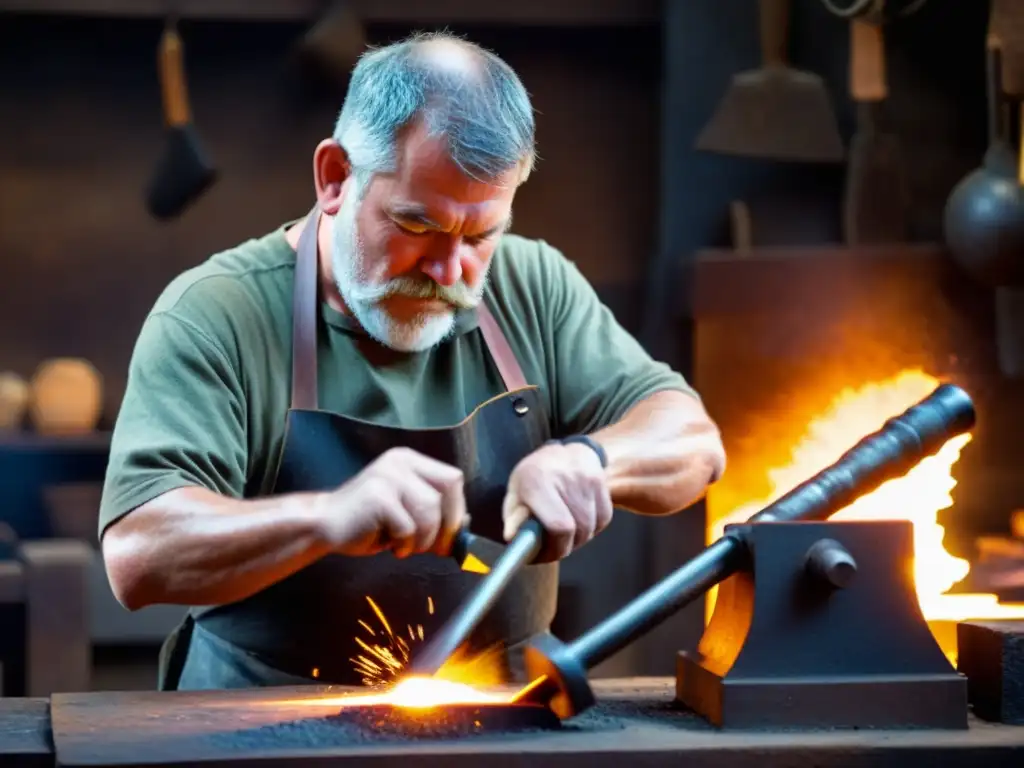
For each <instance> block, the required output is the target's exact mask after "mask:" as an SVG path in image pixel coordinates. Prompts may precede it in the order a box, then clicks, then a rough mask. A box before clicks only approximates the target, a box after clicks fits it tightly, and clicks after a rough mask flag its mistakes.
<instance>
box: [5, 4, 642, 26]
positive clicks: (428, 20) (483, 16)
mask: <svg viewBox="0 0 1024 768" xmlns="http://www.w3.org/2000/svg"><path fill="white" fill-rule="evenodd" d="M350 2H351V3H352V5H353V6H354V8H355V10H356V11H357V13H358V14H359V15H360V17H361V18H362V19H363V20H364V21H366V22H368V23H375V22H391V23H401V24H525V25H546V26H597V25H621V24H629V25H641V24H654V23H658V22H659V21H660V18H661V6H660V3H659V2H658V0H555V1H554V2H552V0H516V2H514V3H501V2H495V3H482V2H479V0H431V2H424V1H423V0H350ZM326 7H327V4H326V3H325V2H324V1H323V0H0V12H4V11H6V12H18V13H34V14H63V15H77V16H113V17H123V18H157V17H161V16H164V15H165V14H166V13H167V12H168V10H173V11H175V12H176V13H177V15H178V16H179V18H191V19H222V20H232V19H233V20H237V21H301V20H312V19H314V18H316V16H317V15H318V14H319V13H321V12H322V11H323V10H324V9H325V8H326Z"/></svg>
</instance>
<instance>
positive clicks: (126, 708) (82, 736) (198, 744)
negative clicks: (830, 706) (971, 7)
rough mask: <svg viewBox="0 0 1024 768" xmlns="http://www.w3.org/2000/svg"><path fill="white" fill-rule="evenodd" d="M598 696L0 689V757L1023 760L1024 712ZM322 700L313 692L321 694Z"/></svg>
mask: <svg viewBox="0 0 1024 768" xmlns="http://www.w3.org/2000/svg"><path fill="white" fill-rule="evenodd" d="M594 685H595V689H596V691H597V692H598V694H599V697H600V703H599V704H598V706H597V707H595V708H593V709H591V710H589V711H587V712H585V713H583V714H582V715H580V716H579V717H577V718H574V719H573V720H570V721H566V722H565V723H564V724H563V726H562V728H561V730H558V731H528V732H522V733H514V734H505V735H501V734H479V735H472V736H468V737H467V736H463V737H460V738H458V739H451V740H445V741H409V740H404V741H399V740H396V739H395V738H394V737H388V736H386V735H384V736H379V735H373V734H368V733H365V732H364V733H362V734H361V735H360V734H353V733H352V732H350V731H346V730H345V729H344V728H341V727H337V726H336V725H334V724H333V723H332V721H331V720H329V719H326V718H325V715H326V714H329V713H333V712H335V711H336V710H335V709H334V708H333V707H332V708H329V709H325V708H322V707H318V706H316V705H315V700H317V699H322V698H324V697H325V696H337V695H339V693H341V692H346V690H345V689H340V690H339V689H330V688H326V687H302V688H277V689H257V690H242V691H217V692H176V693H158V692H112V693H73V694H54V695H53V696H52V697H50V699H49V700H47V699H7V700H4V699H0V765H2V766H4V768H22V767H23V766H32V768H37V767H38V766H93V767H99V766H117V767H118V768H124V767H126V766H150V767H153V766H161V767H162V768H172V767H173V768H178V767H181V768H183V767H184V766H195V765H202V766H204V768H209V767H210V766H235V765H253V764H258V765H259V766H260V767H261V768H277V766H306V765H308V766H327V765H332V766H333V765H353V766H354V765H359V766H385V765H396V766H397V765H403V766H408V768H435V767H439V766H446V768H461V767H462V766H465V767H466V768H469V766H472V767H473V768H480V766H481V765H486V766H487V768H512V767H513V766H526V765H530V766H531V767H532V766H537V767H538V768H543V767H545V766H547V767H550V768H556V767H557V768H565V767H567V766H573V767H575V766H579V767H580V768H583V767H586V768H602V767H603V766H609V767H611V768H626V766H628V767H629V768H657V767H658V766H673V768H676V767H677V766H680V765H686V766H687V768H702V767H703V766H708V768H711V767H712V766H713V767H714V768H771V767H772V766H787V767H789V766H808V767H810V766H815V767H816V768H831V767H832V766H835V767H836V768H838V767H839V766H842V768H860V767H861V766H863V767H864V768H868V767H869V766H870V768H885V767H886V766H894V767H898V768H912V767H913V766H918V765H920V766H942V768H958V767H959V766H963V768H981V767H982V766H984V768H1000V767H1001V766H1006V768H1011V766H1012V767H1013V768H1020V766H1022V765H1024V726H1010V725H999V724H993V723H986V722H983V721H980V720H977V719H973V718H972V720H971V724H970V728H969V729H968V730H967V731H964V730H950V731H934V730H932V731H928V730H923V731H893V730H887V731H863V730H862V731H789V732H780V731H771V732H721V731H717V730H716V729H715V728H713V727H712V726H710V725H708V724H707V723H706V722H705V721H703V720H702V719H700V718H698V717H696V716H694V715H693V714H690V713H687V712H684V711H679V710H678V709H677V708H675V707H673V705H672V699H673V694H674V680H673V679H670V678H631V679H623V680H598V681H595V683H594ZM311 702H314V703H313V704H312V705H311Z"/></svg>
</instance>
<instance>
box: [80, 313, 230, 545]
mask: <svg viewBox="0 0 1024 768" xmlns="http://www.w3.org/2000/svg"><path fill="white" fill-rule="evenodd" d="M240 378H241V377H240V376H239V373H238V371H237V366H235V365H232V364H231V362H230V359H229V356H228V355H227V354H226V353H225V351H224V350H223V348H222V347H221V346H220V345H219V344H218V343H217V342H216V341H215V339H214V338H213V336H211V335H210V334H209V333H208V332H206V331H204V330H203V329H201V328H200V327H199V326H198V325H196V324H194V323H193V322H191V321H190V320H188V319H186V318H183V317H179V316H176V315H173V314H170V313H166V312H163V313H157V314H151V315H150V316H149V317H148V318H147V320H146V322H145V323H144V325H143V327H142V330H141V332H140V334H139V338H138V340H137V342H136V345H135V349H134V351H133V353H132V359H131V362H130V364H129V371H128V379H127V386H126V389H125V394H124V399H123V401H122V404H121V409H120V412H119V413H118V417H117V421H116V424H115V427H114V433H113V436H112V438H111V446H110V459H109V462H108V465H107V473H106V479H105V482H104V487H103V497H102V501H101V503H100V535H102V533H103V531H104V530H106V528H107V527H108V526H109V525H110V524H111V523H113V522H115V521H116V520H118V519H120V518H121V517H123V516H124V515H126V514H128V513H129V512H131V511H132V510H133V509H135V508H136V507H138V506H140V505H142V504H145V503H146V502H148V501H151V500H152V499H154V498H156V497H157V496H160V495H161V494H163V493H166V492H167V491H170V490H174V489H175V488H180V487H185V486H199V487H202V488H207V489H209V490H211V491H215V492H217V493H220V494H223V495H227V496H232V497H236V498H238V497H241V496H242V495H243V493H244V489H245V485H246V467H247V440H246V423H247V419H246V410H245V409H246V405H245V397H244V394H243V388H242V386H241V383H240Z"/></svg>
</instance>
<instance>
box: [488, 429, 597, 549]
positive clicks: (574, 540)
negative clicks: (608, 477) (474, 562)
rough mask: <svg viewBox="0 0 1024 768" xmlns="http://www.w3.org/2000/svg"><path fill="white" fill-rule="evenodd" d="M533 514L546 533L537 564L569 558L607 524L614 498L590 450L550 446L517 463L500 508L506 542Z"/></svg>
mask: <svg viewBox="0 0 1024 768" xmlns="http://www.w3.org/2000/svg"><path fill="white" fill-rule="evenodd" d="M531 516H532V517H535V518H537V520H539V521H540V522H541V524H543V526H544V528H545V530H546V531H547V540H546V542H545V546H544V549H543V551H542V552H541V554H540V557H539V558H538V561H539V562H544V561H551V560H559V559H561V558H563V557H566V556H567V555H568V554H569V553H570V552H572V551H573V550H574V549H579V548H580V547H582V546H583V545H584V544H586V543H587V542H588V541H590V540H591V539H592V538H594V536H595V535H597V534H598V533H600V532H601V531H603V530H604V529H605V528H607V527H608V524H609V523H610V522H611V521H612V497H611V493H610V492H609V490H608V484H607V482H606V481H605V472H604V468H603V467H602V466H601V460H600V458H598V456H597V454H596V453H595V452H594V450H593V449H592V448H590V447H589V446H587V445H583V444H581V443H569V444H567V445H557V444H552V445H546V446H544V447H543V448H540V449H539V450H537V451H534V452H533V453H531V454H530V455H529V456H527V457H526V458H525V459H523V460H522V461H520V462H519V464H517V465H516V467H515V469H514V470H512V476H511V477H510V478H509V483H508V492H507V494H506V495H505V502H504V506H503V509H502V517H503V518H504V529H505V530H504V536H505V540H506V541H508V540H509V539H511V538H512V537H513V536H515V534H516V531H517V530H518V529H519V526H521V525H522V524H523V523H524V522H526V520H527V518H529V517H531Z"/></svg>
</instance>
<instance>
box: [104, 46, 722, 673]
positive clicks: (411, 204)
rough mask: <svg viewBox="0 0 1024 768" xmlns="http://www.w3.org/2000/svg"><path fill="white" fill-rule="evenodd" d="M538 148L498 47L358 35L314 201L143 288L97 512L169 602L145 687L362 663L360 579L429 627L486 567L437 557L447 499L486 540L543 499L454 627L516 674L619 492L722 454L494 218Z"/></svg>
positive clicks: (122, 595)
mask: <svg viewBox="0 0 1024 768" xmlns="http://www.w3.org/2000/svg"><path fill="white" fill-rule="evenodd" d="M534 158H535V147H534V118H533V110H532V107H531V104H530V99H529V97H528V95H527V93H526V90H525V89H524V87H523V85H522V83H521V82H520V81H519V78H518V77H517V76H516V74H515V73H514V72H513V71H512V69H510V68H509V66H508V65H507V64H505V63H504V62H503V61H501V60H500V59H499V58H498V57H496V56H494V55H493V54H491V53H489V52H487V51H484V50H483V49H481V48H479V47H477V46H475V45H473V44H471V43H469V42H466V41H463V40H461V39H458V38H454V37H450V36H447V35H439V34H438V35H425V36H423V35H421V36H417V37H414V38H411V39H408V40H405V41H403V42H400V43H397V44H395V45H391V46H388V47H384V48H379V49H375V50H373V51H371V52H369V53H367V54H366V55H365V56H364V57H363V58H362V59H361V61H360V62H359V64H358V66H357V67H356V69H355V70H354V72H353V75H352V78H351V82H350V87H349V91H348V95H347V98H346V100H345V103H344V107H343V109H342V111H341V115H340V117H339V119H338V121H337V125H336V128H335V130H334V135H333V136H332V137H331V138H329V139H326V140H324V141H322V142H321V143H320V144H319V145H318V146H317V147H316V149H315V151H314V152H313V157H312V171H313V176H312V181H313V188H314V190H315V194H316V201H315V206H314V207H313V209H312V211H311V212H310V213H309V214H308V215H306V216H304V217H303V218H301V219H299V220H297V221H292V222H288V223H285V224H283V225H282V226H281V227H279V228H278V229H276V230H274V231H272V232H270V233H269V234H264V235H262V236H259V237H256V238H255V239H253V240H249V241H248V242H245V243H242V244H240V245H238V246H237V247H234V248H232V249H230V250H227V251H225V252H222V253H218V254H216V255H213V256H212V257H210V258H209V259H208V260H207V261H205V262H204V263H202V264H201V265H199V266H198V267H196V268H194V269H191V270H189V271H187V272H185V273H184V274H182V275H180V276H179V277H177V278H176V279H175V280H174V281H173V282H171V284H170V285H169V286H168V287H167V288H166V289H165V290H164V292H163V293H162V295H161V296H160V297H159V299H158V300H157V301H156V303H155V305H154V306H153V308H152V310H151V312H150V314H149V315H148V317H147V318H146V320H145V323H144V325H143V326H142V329H141V332H140V335H139V338H138V341H137V345H136V347H135V350H134V353H133V356H132V360H131V364H130V371H129V377H128V384H127V390H126V392H125V396H124V400H123V404H122V407H121V411H120V414H119V416H118V420H117V424H116V428H115V430H114V436H113V442H112V446H111V452H110V464H109V469H108V474H107V478H106V484H105V488H104V494H103V502H102V510H101V520H100V527H101V535H102V540H103V554H104V558H105V562H106V568H107V573H108V575H109V578H110V583H111V585H112V588H113V590H114V593H115V595H116V596H117V598H118V599H119V600H120V601H121V602H122V604H124V605H125V606H126V607H127V608H129V609H133V610H134V609H138V608H142V607H144V606H149V605H153V604H175V605H182V606H189V611H188V618H187V619H186V620H185V621H184V623H183V624H182V625H181V627H180V628H179V629H178V630H177V631H176V632H175V633H174V634H173V635H172V636H171V637H170V638H169V639H168V641H167V643H166V644H165V646H164V652H163V653H162V655H161V675H160V678H161V679H160V682H159V685H160V687H161V688H162V689H219V688H235V687H251V686H267V685H289V684H302V683H310V682H314V681H316V682H328V683H337V684H359V682H360V677H361V676H360V674H359V673H358V672H356V671H355V670H354V668H353V663H352V661H351V659H352V658H353V657H354V656H356V655H357V654H358V652H359V650H358V648H357V647H356V646H355V644H354V641H353V638H354V636H355V635H356V634H357V633H358V629H359V627H358V620H359V619H360V618H361V617H363V616H365V614H366V610H367V603H366V600H365V598H366V597H367V596H370V597H372V599H373V600H374V602H375V603H376V604H377V605H379V606H380V607H381V609H382V610H383V612H384V614H385V615H386V616H388V617H390V618H391V619H392V620H393V621H394V622H395V623H396V624H398V625H399V626H401V627H403V628H404V626H405V622H407V621H412V622H417V623H421V624H423V625H424V626H425V631H426V633H428V634H429V632H430V631H431V630H432V629H434V628H436V627H437V626H438V625H439V623H440V622H442V621H443V620H444V619H445V618H446V615H447V612H450V611H451V610H452V609H453V608H454V607H455V606H456V605H458V603H459V601H460V599H461V598H462V597H463V596H464V595H465V594H466V593H467V591H468V590H469V589H470V588H471V586H472V585H473V583H474V582H475V580H476V579H478V578H479V576H477V575H474V574H469V573H464V572H462V571H460V570H459V568H458V566H457V565H456V563H455V562H454V560H453V559H451V558H449V557H447V556H446V555H447V553H448V551H449V549H450V546H451V541H452V537H453V535H454V533H455V532H456V531H457V530H458V529H459V528H460V526H463V525H465V524H469V525H470V526H471V528H472V529H473V530H474V531H476V532H478V533H481V534H484V535H485V536H489V537H491V538H494V539H495V540H498V541H500V540H502V539H503V538H504V539H508V538H509V537H510V536H511V535H513V534H514V532H515V530H516V529H517V527H518V526H519V525H520V524H521V523H522V522H523V521H524V520H525V519H526V518H527V517H528V516H529V515H533V516H535V517H536V518H538V519H539V520H540V521H541V522H542V523H543V525H544V526H545V528H546V531H547V533H548V540H549V541H548V544H547V545H546V549H545V551H544V553H543V562H542V563H539V564H537V565H533V566H531V567H529V568H527V569H526V571H525V572H524V573H523V574H521V576H520V577H518V578H517V579H516V581H515V582H514V583H513V584H512V586H511V587H510V588H509V590H508V592H507V594H506V595H505V596H504V597H503V599H502V600H501V602H500V603H499V605H498V606H497V607H496V608H495V610H494V611H492V613H491V615H490V616H488V618H487V620H486V621H485V622H484V624H483V626H481V627H480V629H479V630H478V631H477V632H476V634H475V635H474V637H473V640H472V644H473V647H474V648H485V647H490V646H492V645H493V644H495V643H498V644H500V645H501V646H503V647H504V648H505V649H506V652H505V655H506V660H507V674H508V675H509V677H510V678H513V679H514V678H515V677H516V675H517V674H518V669H519V666H518V659H519V656H518V654H517V651H518V650H519V649H520V648H521V646H522V644H523V643H524V641H525V640H527V639H528V638H529V637H531V636H533V635H535V634H536V633H540V632H545V631H547V630H548V628H549V625H550V623H551V620H552V618H553V616H554V613H555V607H556V604H555V603H556V599H555V598H556V587H557V584H558V561H559V560H560V559H562V558H564V557H565V556H566V555H568V554H569V553H570V552H572V551H574V550H576V549H578V548H580V547H581V546H583V545H584V544H585V543H586V542H587V541H589V540H590V539H591V538H593V537H594V536H595V535H596V534H598V533H599V532H600V531H601V530H602V529H604V528H605V527H606V526H607V525H608V524H609V522H610V520H611V518H612V509H613V507H619V508H623V509H627V510H631V511H633V512H636V513H639V514H646V515H667V514H671V513H674V512H677V511H679V510H682V509H684V508H685V507H687V506H689V505H690V504H691V503H692V502H693V501H695V500H696V499H698V498H699V497H701V496H702V495H703V493H704V492H705V490H706V488H707V486H708V484H709V483H711V482H713V481H714V480H715V478H717V477H718V476H719V474H720V473H721V472H722V469H723V466H724V461H725V460H724V454H723V450H722V445H721V442H720V439H719V435H718V431H717V429H716V427H715V425H714V423H713V422H712V421H711V419H710V418H709V417H708V415H707V413H706V412H705V410H704V408H703V407H702V405H701V402H700V400H699V399H698V397H697V396H696V394H695V393H694V391H693V390H692V388H691V387H690V386H689V385H688V384H687V382H686V381H685V380H684V379H683V378H682V377H681V376H680V375H679V374H678V373H676V372H674V371H672V370H671V369H670V368H669V367H668V366H666V365H664V364H662V363H659V362H657V361H654V360H652V359H651V358H650V357H649V356H648V355H647V354H646V353H645V351H644V350H643V349H642V348H641V347H640V345H639V344H638V343H637V342H636V341H635V340H634V339H633V338H631V337H630V335H629V334H628V333H626V331H625V330H623V328H621V327H620V326H619V324H618V323H617V322H616V320H615V318H614V317H613V316H612V314H611V313H610V312H609V311H608V309H607V308H606V307H604V306H603V305H602V304H601V302H600V301H599V300H598V298H597V296H596V294H595V292H594V291H593V289H592V288H591V286H590V285H589V284H588V283H587V281H586V280H585V279H584V278H583V276H582V275H581V274H580V272H579V271H578V270H577V268H576V267H575V266H574V265H573V263H572V262H571V261H569V260H567V259H566V257H565V256H563V255H562V253H561V252H559V251H558V250H557V249H556V248H554V247H552V246H551V245H549V244H547V243H546V242H543V241H540V240H531V239H527V238H524V237H518V236H516V235H513V234H511V233H510V232H509V228H510V225H511V221H512V210H513V201H514V198H515V194H516V191H517V189H518V188H519V186H520V185H521V184H523V183H524V182H525V181H526V179H527V177H528V176H529V175H530V172H531V171H532V170H533V167H534ZM594 162H596V163H599V162H601V158H594ZM622 194H624V195H627V194H629V191H628V190H623V191H622ZM551 215H553V216H557V215H558V212H557V211H552V212H551ZM595 215H600V213H599V212H595ZM630 554H631V553H626V554H625V556H627V557H628V556H630ZM429 603H432V605H433V606H434V613H433V614H432V615H431V614H429V612H428V604H429Z"/></svg>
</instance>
